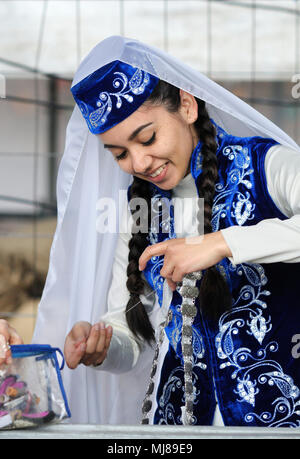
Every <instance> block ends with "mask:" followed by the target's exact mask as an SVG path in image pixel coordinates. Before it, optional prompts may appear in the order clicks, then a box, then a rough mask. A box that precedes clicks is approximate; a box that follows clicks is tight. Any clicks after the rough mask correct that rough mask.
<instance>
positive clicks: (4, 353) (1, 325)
mask: <svg viewBox="0 0 300 459" xmlns="http://www.w3.org/2000/svg"><path fill="white" fill-rule="evenodd" d="M11 344H23V340H22V338H21V337H20V336H19V335H18V333H17V332H16V330H15V329H14V328H13V327H11V326H10V325H9V323H8V322H7V321H6V320H4V319H0V365H2V364H3V363H6V364H8V365H10V364H11V363H12V357H11V350H10V345H11Z"/></svg>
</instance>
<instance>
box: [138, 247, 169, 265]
mask: <svg viewBox="0 0 300 459" xmlns="http://www.w3.org/2000/svg"><path fill="white" fill-rule="evenodd" d="M171 242H172V240H168V241H163V242H158V243H157V244H153V245H149V246H148V247H146V249H145V250H144V252H143V253H142V255H141V256H140V258H139V270H140V271H143V270H144V269H145V268H146V264H147V262H148V261H149V260H150V258H152V257H157V256H160V255H164V254H165V252H166V250H167V248H168V245H169V244H170V243H171Z"/></svg>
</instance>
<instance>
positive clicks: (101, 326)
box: [100, 322, 105, 330]
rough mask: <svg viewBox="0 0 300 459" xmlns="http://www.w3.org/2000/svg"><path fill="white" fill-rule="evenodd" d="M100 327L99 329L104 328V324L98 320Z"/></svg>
mask: <svg viewBox="0 0 300 459" xmlns="http://www.w3.org/2000/svg"><path fill="white" fill-rule="evenodd" d="M100 328H101V330H104V328H105V324H104V323H103V322H100Z"/></svg>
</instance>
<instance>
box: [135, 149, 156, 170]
mask: <svg viewBox="0 0 300 459" xmlns="http://www.w3.org/2000/svg"><path fill="white" fill-rule="evenodd" d="M131 158H132V169H133V173H136V174H147V173H149V171H151V164H152V159H151V157H150V156H149V155H146V154H145V153H142V152H141V151H135V152H131Z"/></svg>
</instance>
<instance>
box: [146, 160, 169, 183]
mask: <svg viewBox="0 0 300 459" xmlns="http://www.w3.org/2000/svg"><path fill="white" fill-rule="evenodd" d="M160 168H162V170H161V172H160V173H159V174H158V175H156V176H155V177H152V176H151V175H147V177H148V178H149V179H150V180H151V181H153V182H160V181H161V180H163V179H164V178H165V175H166V173H167V169H168V163H165V164H163V165H162V166H160V167H159V168H158V169H157V171H158V170H159V169H160Z"/></svg>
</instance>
